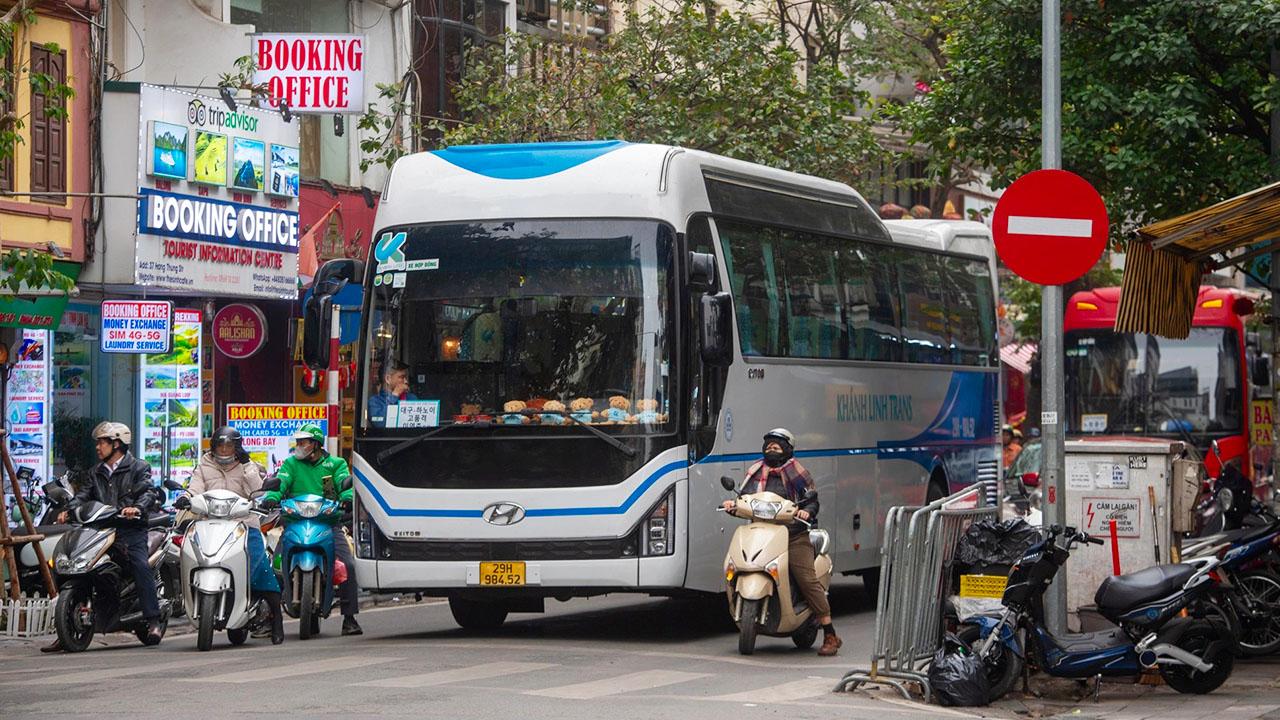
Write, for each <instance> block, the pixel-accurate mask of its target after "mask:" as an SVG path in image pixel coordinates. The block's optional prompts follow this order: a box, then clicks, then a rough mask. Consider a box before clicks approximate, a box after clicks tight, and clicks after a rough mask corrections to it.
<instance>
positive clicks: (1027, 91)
mask: <svg viewBox="0 0 1280 720" xmlns="http://www.w3.org/2000/svg"><path fill="white" fill-rule="evenodd" d="M938 5H939V12H940V13H945V14H946V16H947V17H948V18H950V21H949V22H950V27H949V29H948V35H947V38H946V41H945V42H944V44H943V46H942V52H943V53H944V54H945V57H946V65H945V67H944V68H943V70H942V72H941V73H940V75H939V77H938V79H937V81H936V82H935V83H934V84H933V85H932V88H931V91H930V92H928V93H927V94H925V95H924V96H923V97H921V98H920V99H919V100H918V101H916V102H913V103H911V104H909V105H908V106H906V107H905V108H902V109H901V111H900V112H899V113H898V114H897V115H896V120H897V121H898V122H900V123H901V124H902V127H904V128H905V129H907V130H908V131H909V132H910V134H911V136H912V138H913V140H914V141H915V142H917V143H921V144H924V145H927V146H928V147H929V148H930V149H931V150H932V151H933V152H932V155H931V162H933V163H934V164H935V165H936V164H938V163H942V162H946V161H948V160H957V161H961V162H967V163H972V164H976V165H979V166H982V167H985V168H988V169H989V170H990V171H991V172H992V173H993V176H994V184H995V186H997V187H1000V186H1004V185H1007V184H1008V183H1009V182H1011V181H1012V180H1013V179H1015V178H1017V177H1018V176H1019V175H1022V174H1023V173H1026V172H1028V171H1031V170H1034V169H1038V168H1039V167H1040V152H1039V143H1040V55H1041V53H1040V8H1041V3H1040V2H1039V0H966V1H965V2H959V1H958V0H956V1H953V0H940V2H939V3H938ZM1062 5H1063V23H1062V113H1063V117H1062V128H1063V134H1062V139H1063V166H1064V167H1065V168H1067V169H1069V170H1072V171H1074V172H1076V173H1078V174H1080V175H1082V176H1083V177H1085V178H1086V179H1088V180H1089V181H1090V182H1091V183H1093V184H1094V186H1095V187H1097V188H1098V189H1099V191H1100V192H1102V194H1103V197H1104V199H1105V200H1106V203H1107V208H1108V212H1109V214H1110V217H1111V220H1112V237H1113V239H1117V240H1118V239H1121V238H1123V237H1126V233H1127V232H1128V231H1129V230H1131V229H1132V228H1133V227H1134V226H1136V225H1140V224H1144V223H1146V222H1150V221H1153V220H1158V219H1162V218H1167V217H1171V216H1175V215H1178V214H1181V213H1183V212H1186V211H1189V210H1191V209H1194V208H1197V207H1201V206H1203V205H1206V204H1208V203H1212V202H1216V201H1218V200H1221V199H1223V198H1225V197H1230V196H1232V195H1235V194H1238V193H1241V192H1244V191H1247V190H1250V189H1252V188H1255V187H1257V186H1259V185H1262V184H1265V183H1267V182H1268V181H1269V180H1270V179H1271V177H1272V172H1271V170H1270V168H1269V166H1268V151H1269V121H1268V118H1269V114H1270V112H1271V108H1272V106H1273V105H1274V104H1275V102H1276V101H1277V98H1280V86H1278V85H1277V80H1276V78H1275V77H1274V76H1273V75H1272V74H1271V73H1270V50H1271V47H1272V45H1273V43H1274V42H1275V41H1276V38H1277V35H1278V34H1280V2H1277V0H1215V1H1213V2H1209V1H1208V0H1162V1H1161V2H1148V1H1147V0H1064V2H1063V3H1062Z"/></svg>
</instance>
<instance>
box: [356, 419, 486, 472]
mask: <svg viewBox="0 0 1280 720" xmlns="http://www.w3.org/2000/svg"><path fill="white" fill-rule="evenodd" d="M460 425H461V426H463V427H475V425H473V424H471V423H460V422H452V423H449V424H448V425H441V426H440V427H435V428H431V429H430V430H428V431H427V432H424V433H422V434H421V435H419V436H417V437H414V438H409V439H408V440H405V441H404V442H402V443H398V444H396V445H393V446H391V447H389V448H387V449H386V450H383V451H382V452H380V453H378V463H379V464H382V463H385V462H386V461H388V460H390V459H391V458H393V457H395V456H396V455H399V454H400V453H402V452H404V451H405V450H408V449H409V448H411V447H414V446H415V445H417V444H418V443H420V442H422V441H423V440H426V439H427V438H430V437H434V436H435V435H438V434H439V433H442V432H444V431H445V430H448V429H449V428H455V427H458V426H460Z"/></svg>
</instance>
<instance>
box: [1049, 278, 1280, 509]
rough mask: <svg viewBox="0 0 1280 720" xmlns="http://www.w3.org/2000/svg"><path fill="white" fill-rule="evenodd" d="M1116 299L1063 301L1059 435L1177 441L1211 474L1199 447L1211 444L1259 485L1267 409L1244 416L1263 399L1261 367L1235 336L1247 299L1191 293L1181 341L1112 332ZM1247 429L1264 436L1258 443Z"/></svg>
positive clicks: (1251, 347)
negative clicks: (1188, 323) (1191, 308)
mask: <svg viewBox="0 0 1280 720" xmlns="http://www.w3.org/2000/svg"><path fill="white" fill-rule="evenodd" d="M1119 303H1120V288H1116V287H1109V288H1099V289H1096V290H1088V291H1085V292H1079V293H1076V294H1075V295H1072V296H1071V299H1070V300H1069V301H1068V302H1067V308H1066V314H1065V321H1064V323H1063V329H1064V331H1065V337H1064V339H1063V349H1064V351H1065V354H1066V358H1065V360H1066V367H1065V373H1066V417H1065V421H1066V432H1067V434H1068V435H1070V436H1074V437H1082V436H1089V435H1111V436H1115V435H1140V436H1145V437H1160V438H1169V439H1174V440H1184V441H1186V442H1189V443H1190V444H1192V445H1194V446H1195V448H1196V449H1197V450H1198V451H1199V453H1200V455H1201V456H1202V457H1205V458H1206V460H1207V465H1208V466H1207V467H1206V471H1207V472H1208V473H1209V474H1210V475H1211V476H1215V477H1216V476H1217V473H1218V469H1219V468H1218V467H1217V463H1216V462H1215V461H1214V460H1213V459H1212V458H1210V457H1209V453H1208V452H1207V451H1208V449H1209V446H1210V444H1211V443H1212V441H1214V440H1217V441H1218V447H1219V450H1220V451H1221V453H1222V455H1223V459H1224V460H1231V459H1233V458H1237V457H1239V458H1243V459H1246V460H1245V461H1244V462H1242V463H1241V464H1240V465H1241V469H1242V470H1243V471H1244V472H1245V474H1246V475H1247V476H1248V477H1249V478H1250V479H1251V480H1252V481H1253V482H1254V486H1255V487H1256V488H1259V489H1261V486H1263V485H1265V484H1266V478H1267V477H1269V476H1270V474H1271V473H1270V468H1271V447H1270V442H1269V439H1270V427H1269V425H1270V422H1271V419H1270V413H1269V411H1266V410H1265V408H1266V407H1269V406H1270V404H1269V403H1267V404H1266V405H1264V406H1260V407H1259V408H1258V409H1259V411H1260V412H1258V417H1257V418H1254V408H1253V400H1254V399H1255V397H1257V396H1260V395H1261V396H1269V394H1270V392H1269V388H1266V387H1264V386H1266V385H1267V384H1268V383H1269V377H1270V362H1269V360H1268V359H1267V357H1266V356H1264V355H1263V354H1262V353H1261V352H1260V351H1259V348H1258V346H1257V345H1258V343H1257V340H1256V339H1255V338H1253V337H1251V336H1249V335H1248V334H1247V333H1246V331H1245V326H1244V320H1245V318H1247V317H1248V316H1249V315H1252V314H1253V311H1254V304H1253V300H1251V299H1250V298H1249V297H1248V296H1246V295H1245V294H1244V293H1242V292H1240V291H1238V290H1232V289H1223V288H1213V287H1201V288H1200V293H1199V296H1198V297H1197V298H1196V310H1195V316H1194V319H1193V321H1192V328H1191V335H1190V336H1189V337H1187V338H1186V339H1184V340H1170V339H1168V338H1163V337H1159V336H1157V335H1147V334H1143V333H1117V332H1115V330H1114V329H1113V326H1114V325H1115V320H1116V309H1117V307H1118V306H1119ZM1264 390H1265V392H1264ZM1255 426H1256V428H1255ZM1253 429H1257V430H1258V431H1264V432H1263V433H1262V435H1261V437H1258V435H1257V434H1255V433H1253V432H1251V430H1253ZM1255 439H1256V440H1258V441H1259V442H1254V440H1255Z"/></svg>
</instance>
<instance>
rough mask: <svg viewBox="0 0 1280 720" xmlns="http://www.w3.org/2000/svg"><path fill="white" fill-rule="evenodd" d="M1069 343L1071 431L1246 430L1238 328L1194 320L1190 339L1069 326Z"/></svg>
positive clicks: (1203, 432)
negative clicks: (1203, 325) (1074, 328)
mask: <svg viewBox="0 0 1280 720" xmlns="http://www.w3.org/2000/svg"><path fill="white" fill-rule="evenodd" d="M1065 350H1066V397H1067V418H1066V420H1067V432H1068V433H1077V434H1078V433H1098V434H1114V435H1121V434H1125V435H1129V434H1140V435H1167V436H1170V437H1185V436H1186V435H1187V434H1188V433H1190V434H1193V435H1201V436H1209V437H1212V436H1216V435H1219V434H1223V435H1225V434H1236V433H1240V432H1242V431H1243V429H1244V418H1243V412H1244V395H1243V387H1244V381H1243V379H1242V378H1241V377H1240V368H1241V362H1240V351H1239V340H1238V337H1237V335H1236V331H1235V330H1232V329H1230V328H1223V327H1196V328H1192V330H1191V336H1190V337H1188V338H1187V339H1185V340H1170V339H1168V338H1162V337H1158V336H1155V335H1146V334H1118V333H1116V332H1114V331H1111V330H1103V329H1098V330H1071V331H1068V332H1067V334H1066V341H1065ZM1207 441H1208V437H1205V439H1204V442H1205V443H1207ZM1197 444H1202V443H1199V442H1198V443H1197Z"/></svg>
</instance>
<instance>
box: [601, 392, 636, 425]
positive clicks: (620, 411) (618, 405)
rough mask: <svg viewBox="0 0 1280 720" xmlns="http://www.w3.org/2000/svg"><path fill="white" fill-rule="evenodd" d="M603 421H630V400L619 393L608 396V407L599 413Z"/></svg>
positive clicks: (614, 423)
mask: <svg viewBox="0 0 1280 720" xmlns="http://www.w3.org/2000/svg"><path fill="white" fill-rule="evenodd" d="M600 415H601V417H603V418H604V421H605V422H607V423H609V424H610V425H620V424H623V423H629V422H631V401H630V400H628V399H626V398H625V397H623V396H621V395H614V396H613V397H611V398H609V409H608V410H605V411H604V412H602V413H600Z"/></svg>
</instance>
